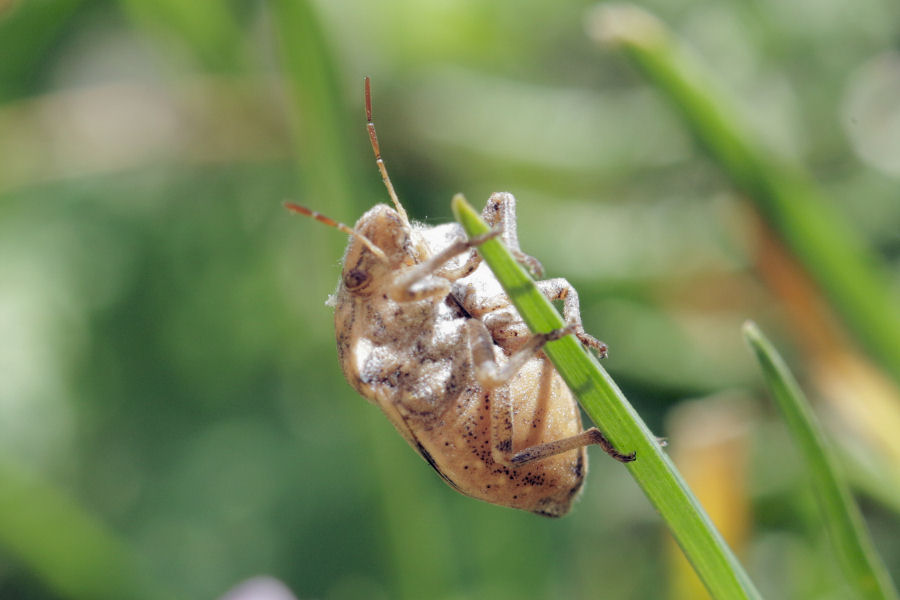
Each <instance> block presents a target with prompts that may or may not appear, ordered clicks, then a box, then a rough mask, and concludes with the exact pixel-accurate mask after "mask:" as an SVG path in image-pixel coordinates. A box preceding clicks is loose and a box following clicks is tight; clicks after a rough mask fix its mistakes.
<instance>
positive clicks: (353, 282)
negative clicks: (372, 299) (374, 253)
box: [344, 269, 369, 290]
mask: <svg viewBox="0 0 900 600" xmlns="http://www.w3.org/2000/svg"><path fill="white" fill-rule="evenodd" d="M368 280H369V276H368V275H367V274H366V273H365V272H363V271H360V270H358V269H352V270H350V271H348V272H347V274H346V275H344V285H345V286H346V287H347V289H348V290H356V289H359V288H360V287H362V286H363V284H365V283H366V282H367V281H368Z"/></svg>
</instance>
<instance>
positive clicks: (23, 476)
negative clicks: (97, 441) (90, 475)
mask: <svg viewBox="0 0 900 600" xmlns="http://www.w3.org/2000/svg"><path fill="white" fill-rule="evenodd" d="M0 546H2V548H3V550H4V553H8V554H9V555H12V556H15V557H16V558H17V559H18V560H20V561H21V562H22V563H23V564H25V565H27V566H28V568H29V569H31V570H32V571H33V572H34V573H35V574H36V575H37V576H38V577H39V578H40V580H41V581H42V582H43V583H44V585H46V586H47V587H48V588H49V589H52V590H53V591H54V592H55V593H57V594H59V596H60V597H61V598H75V599H79V600H101V599H106V598H108V599H110V600H114V599H120V598H135V599H136V600H138V599H151V598H164V597H166V596H164V595H163V594H162V593H161V592H160V591H159V590H158V589H154V586H153V585H152V584H151V583H150V581H149V579H148V577H147V576H146V573H145V572H144V570H143V567H142V566H141V564H140V561H138V560H137V558H136V557H135V556H134V554H133V553H132V551H131V549H130V548H129V547H128V546H127V545H126V544H124V543H123V542H122V541H120V540H119V539H118V538H117V537H116V536H115V535H114V534H113V533H112V532H110V531H108V530H107V529H106V528H105V527H104V526H103V525H102V524H101V523H99V522H98V521H97V520H95V519H94V517H93V516H92V515H90V514H88V513H87V512H85V510H84V509H83V508H82V507H81V506H79V505H78V504H77V503H76V502H75V501H74V500H72V499H71V498H69V497H68V496H67V495H65V494H63V493H62V492H61V491H60V490H58V489H57V488H55V487H54V486H52V485H50V484H49V483H47V482H45V481H41V480H40V479H38V478H37V477H36V476H35V475H33V474H31V473H27V472H25V471H23V470H22V469H21V468H19V467H18V466H17V465H13V464H10V463H8V462H6V461H0Z"/></svg>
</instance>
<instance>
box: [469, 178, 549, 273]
mask: <svg viewBox="0 0 900 600" xmlns="http://www.w3.org/2000/svg"><path fill="white" fill-rule="evenodd" d="M481 217H482V218H483V219H484V220H485V222H487V223H488V225H490V226H492V227H500V228H501V229H502V230H503V243H504V244H505V245H506V247H507V248H509V251H510V252H511V253H512V255H513V256H514V257H515V259H516V260H517V261H519V262H520V263H522V264H524V265H525V266H527V267H528V270H529V271H531V274H532V275H534V276H535V277H540V276H541V275H543V273H544V267H543V266H542V265H541V263H540V261H539V260H538V259H536V258H534V257H533V256H528V255H527V254H525V253H524V252H522V249H521V248H520V247H519V236H518V235H517V233H516V198H515V196H513V195H512V194H510V193H509V192H495V193H493V194H491V197H490V198H488V201H487V204H486V205H485V207H484V210H483V211H482V212H481Z"/></svg>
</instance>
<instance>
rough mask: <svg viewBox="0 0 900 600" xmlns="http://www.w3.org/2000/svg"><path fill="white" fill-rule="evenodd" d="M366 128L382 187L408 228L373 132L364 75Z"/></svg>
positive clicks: (370, 102)
mask: <svg viewBox="0 0 900 600" xmlns="http://www.w3.org/2000/svg"><path fill="white" fill-rule="evenodd" d="M366 129H368V131H369V141H371V142H372V150H373V151H374V152H375V164H376V165H378V170H379V171H380V172H381V180H382V181H384V187H386V188H387V191H388V195H390V197H391V200H392V201H393V202H394V206H395V207H396V209H397V212H398V213H399V214H400V218H401V219H403V222H404V223H406V227H407V228H409V227H410V225H409V217H408V216H406V209H405V208H403V205H402V204H400V199H399V198H398V197H397V192H396V191H394V184H393V183H391V178H390V176H389V175H388V172H387V167H386V166H385V165H384V159H382V158H381V147H380V146H379V145H378V136H377V135H376V134H375V123H374V122H373V121H372V87H371V83H370V82H369V77H368V76H366Z"/></svg>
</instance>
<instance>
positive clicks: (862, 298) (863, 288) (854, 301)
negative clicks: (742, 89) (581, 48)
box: [588, 4, 900, 381]
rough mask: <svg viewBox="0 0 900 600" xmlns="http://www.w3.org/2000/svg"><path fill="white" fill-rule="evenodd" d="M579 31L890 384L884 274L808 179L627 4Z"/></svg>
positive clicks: (891, 350)
mask: <svg viewBox="0 0 900 600" xmlns="http://www.w3.org/2000/svg"><path fill="white" fill-rule="evenodd" d="M588 31H589V33H590V34H591V35H592V36H593V37H594V38H595V39H596V40H598V41H601V42H604V43H611V44H613V45H615V46H617V47H620V48H622V50H623V51H624V52H625V54H626V55H627V56H628V57H629V58H630V59H631V60H632V61H633V62H634V64H635V65H637V67H638V68H639V69H640V70H641V72H642V73H643V74H644V75H645V76H646V77H647V78H648V79H649V80H650V81H651V83H653V84H654V85H655V86H656V87H657V89H658V90H659V91H660V92H661V93H662V94H663V95H664V96H665V97H666V98H667V99H668V100H669V101H670V103H671V105H672V106H673V107H674V108H675V110H676V111H678V113H679V114H680V116H681V118H682V119H683V121H684V122H685V124H686V125H687V126H688V127H689V128H690V130H691V132H692V133H693V134H694V136H695V138H696V139H697V140H698V141H699V142H700V144H701V145H702V146H703V147H704V148H705V149H706V151H707V152H708V153H709V154H710V156H712V158H713V159H714V160H716V161H717V162H718V163H719V165H720V166H721V168H722V169H723V170H724V171H725V173H726V174H727V175H728V176H729V177H730V178H731V180H732V181H733V182H734V184H735V186H736V187H737V188H738V189H740V190H741V191H742V192H744V193H745V194H746V195H747V196H748V197H749V199H750V200H751V201H752V202H753V203H754V204H755V206H756V207H757V208H758V209H759V210H760V212H761V213H762V214H763V215H764V216H765V218H766V220H767V222H768V223H769V224H770V225H771V227H772V228H773V229H774V230H775V231H777V232H778V234H779V235H780V236H781V237H782V239H783V240H784V241H785V242H786V243H787V245H788V246H789V247H790V248H791V251H792V252H793V254H794V255H796V256H797V258H798V259H799V260H800V261H801V262H802V264H803V265H804V267H805V268H806V270H807V271H808V272H809V273H810V274H811V275H812V276H813V278H814V279H815V280H816V282H817V283H818V284H819V285H820V286H821V287H822V289H823V291H824V292H825V294H826V295H827V296H828V298H829V299H830V300H831V302H832V303H833V304H834V306H835V307H836V309H837V310H838V312H839V313H840V314H841V316H842V318H843V320H844V322H845V323H846V324H847V325H848V326H849V327H850V329H851V330H852V331H853V332H854V334H855V335H856V337H857V338H858V339H859V340H860V342H861V343H862V344H863V346H865V347H866V348H867V349H868V350H869V352H870V353H871V354H872V355H873V356H874V357H875V358H876V359H877V360H878V361H879V362H881V363H882V364H883V365H884V366H885V367H886V368H887V369H888V370H889V371H890V372H891V374H892V375H893V377H894V378H895V379H896V380H897V381H900V343H898V342H897V340H900V301H898V299H897V297H896V296H895V295H894V294H893V293H892V290H891V287H890V283H889V281H890V279H889V277H888V276H887V272H886V269H885V267H884V265H883V264H881V262H880V261H879V259H878V257H877V256H876V255H875V253H874V252H873V251H872V250H871V248H869V247H868V246H867V245H866V243H865V242H864V240H863V239H862V238H861V236H859V235H858V233H857V232H856V231H855V230H853V229H852V228H851V227H850V226H848V224H847V221H846V219H844V218H842V217H841V215H839V214H838V213H837V212H836V211H834V210H833V209H832V208H831V205H830V204H829V201H828V199H827V198H825V197H823V195H822V193H821V191H820V190H819V189H818V188H817V187H816V185H815V184H814V183H813V182H812V181H811V180H810V178H809V176H808V175H807V174H806V173H804V172H803V171H802V170H801V169H800V168H798V167H796V166H794V165H789V164H785V163H784V162H779V161H777V160H775V159H774V158H773V157H771V156H770V155H769V153H767V152H766V151H765V150H764V149H763V148H762V146H761V145H760V144H759V143H758V141H757V140H756V139H755V138H754V136H752V135H750V134H749V133H748V128H747V127H746V125H744V121H743V119H741V118H740V116H739V111H738V109H737V108H736V107H735V105H734V104H733V103H732V102H730V101H729V100H728V99H727V97H726V95H725V94H723V93H720V92H718V91H717V88H716V85H715V82H714V81H712V79H711V78H710V77H709V76H707V75H706V74H705V73H704V72H703V70H702V68H701V66H700V65H699V62H698V61H697V60H696V59H695V58H694V57H693V56H691V55H690V53H689V52H687V50H686V49H685V48H684V47H682V45H681V44H680V43H679V41H678V40H677V39H676V38H675V37H674V36H672V35H671V33H670V32H669V31H668V30H667V29H666V28H665V26H664V25H663V24H662V23H661V22H660V21H659V20H657V19H656V18H655V17H654V16H652V15H650V14H649V13H647V12H645V11H644V10H642V9H640V8H637V7H636V6H632V5H627V4H622V5H617V4H609V5H600V6H598V7H597V8H596V9H595V11H594V12H593V13H591V15H590V18H589V22H588Z"/></svg>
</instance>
